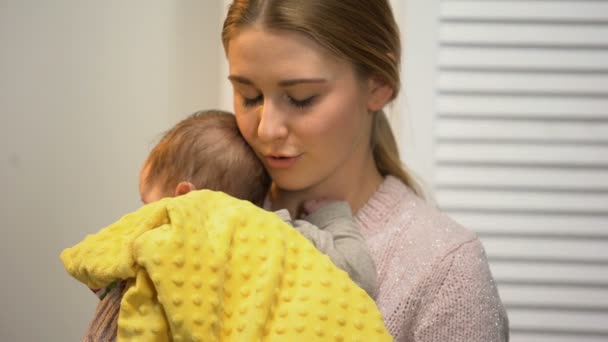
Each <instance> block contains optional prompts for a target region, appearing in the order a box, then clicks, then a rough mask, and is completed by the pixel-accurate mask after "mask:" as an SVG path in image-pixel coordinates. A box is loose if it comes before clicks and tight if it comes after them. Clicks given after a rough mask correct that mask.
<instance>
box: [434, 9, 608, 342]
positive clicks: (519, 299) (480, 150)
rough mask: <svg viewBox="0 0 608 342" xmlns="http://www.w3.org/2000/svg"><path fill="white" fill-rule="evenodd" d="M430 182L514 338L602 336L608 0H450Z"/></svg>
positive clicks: (607, 334) (607, 231)
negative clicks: (476, 245)
mask: <svg viewBox="0 0 608 342" xmlns="http://www.w3.org/2000/svg"><path fill="white" fill-rule="evenodd" d="M439 25H440V27H439V60H438V69H437V71H438V82H437V92H436V95H437V106H436V107H437V113H436V117H435V132H434V135H435V160H436V165H435V189H436V198H437V202H438V204H439V206H440V207H441V208H442V209H444V210H445V211H447V212H448V213H449V214H450V215H451V216H452V217H454V218H455V219H456V220H457V221H459V222H460V223H462V224H463V225H465V226H467V227H469V228H471V229H473V230H475V231H476V232H477V233H478V235H479V236H480V238H481V239H482V241H483V242H484V246H485V247H486V252H487V254H488V258H489V260H490V265H491V268H492V272H493V274H494V276H495V278H496V280H497V282H498V286H499V291H500V294H501V297H502V299H503V302H504V303H505V305H506V307H507V310H508V312H509V318H510V323H511V336H512V339H511V341H514V342H532V341H534V342H536V341H552V342H555V341H557V342H560V341H580V342H599V341H608V1H591V0H571V1H568V0H551V1H550V0H512V1H506V0H504V1H498V0H496V1H491V0H484V1H481V0H477V1H474V0H468V1H465V0H443V1H441V2H440V14H439Z"/></svg>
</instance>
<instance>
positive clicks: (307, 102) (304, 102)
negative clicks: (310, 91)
mask: <svg viewBox="0 0 608 342" xmlns="http://www.w3.org/2000/svg"><path fill="white" fill-rule="evenodd" d="M287 98H288V99H289V103H291V104H292V105H293V106H295V107H298V108H300V109H302V108H306V107H308V106H310V105H311V104H312V103H313V101H314V100H315V98H316V96H311V97H309V98H306V99H304V100H297V99H294V98H293V97H291V96H288V97H287Z"/></svg>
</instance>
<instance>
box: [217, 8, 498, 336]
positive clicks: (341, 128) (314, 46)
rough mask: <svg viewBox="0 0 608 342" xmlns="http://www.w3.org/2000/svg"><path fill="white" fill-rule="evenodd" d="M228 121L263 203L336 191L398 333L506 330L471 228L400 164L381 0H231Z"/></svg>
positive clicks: (388, 24)
mask: <svg viewBox="0 0 608 342" xmlns="http://www.w3.org/2000/svg"><path fill="white" fill-rule="evenodd" d="M222 38H223V43H224V48H225V52H226V56H227V58H228V63H229V73H230V75H229V76H228V77H229V79H230V81H231V82H232V85H233V88H234V110H235V113H236V118H237V123H238V126H239V129H240V131H241V133H242V134H243V136H244V137H245V139H246V140H247V142H248V143H249V144H250V145H251V146H252V148H253V149H254V150H255V152H256V153H257V155H258V157H259V158H260V159H261V160H262V162H263V163H264V165H265V167H266V169H267V170H268V172H269V174H270V175H271V178H272V186H271V189H270V192H269V195H268V201H267V208H268V209H273V210H276V209H280V208H287V209H288V210H289V211H290V212H291V214H292V216H294V217H296V216H298V215H300V214H301V210H302V206H303V204H304V203H306V202H308V201H315V200H319V199H339V200H345V201H347V202H348V203H349V204H350V206H351V207H352V209H353V212H355V213H356V218H357V221H358V223H359V224H360V227H361V230H362V233H363V236H364V237H365V238H366V241H367V244H368V246H369V248H370V250H371V252H372V255H373V258H374V261H375V263H376V267H377V271H378V284H379V289H378V291H379V292H378V295H377V297H376V302H377V304H378V306H379V308H380V310H381V312H382V313H383V315H384V318H385V323H386V325H387V327H388V329H389V330H390V332H391V334H393V336H394V337H395V340H397V341H506V340H508V321H507V316H506V313H505V311H504V308H503V306H502V303H501V301H500V298H499V296H498V292H497V289H496V285H495V283H494V280H493V278H492V275H491V273H490V270H489V268H488V264H487V260H486V256H485V253H484V250H483V247H482V245H481V243H480V241H479V240H478V238H477V237H476V236H475V234H473V233H472V232H470V231H468V230H467V229H465V228H463V227H461V226H459V225H458V224H457V223H455V222H454V221H452V220H451V219H449V218H448V217H447V216H445V215H444V214H442V213H441V212H439V211H438V210H436V209H435V208H433V207H431V206H430V205H428V204H427V203H425V201H424V200H422V199H421V198H420V196H419V190H418V186H417V185H416V183H415V181H414V180H413V178H412V177H411V176H410V174H409V173H408V171H407V170H406V169H404V168H403V167H402V164H401V162H400V159H399V155H398V151H397V146H396V143H395V139H394V137H393V134H392V132H391V129H390V126H389V124H388V121H387V119H386V116H385V114H384V113H383V111H382V109H383V107H384V106H385V105H386V104H388V103H389V102H390V101H391V100H393V99H394V98H395V97H396V96H397V93H398V92H399V61H400V57H401V49H400V40H399V32H398V28H397V25H396V23H395V20H394V18H393V14H392V11H391V8H390V5H389V4H388V1H386V0H359V1H345V0H306V1H302V0H266V1H264V0H259V1H250V0H236V1H234V2H233V3H232V4H231V6H230V8H229V12H228V15H227V17H226V19H225V22H224V28H223V33H222Z"/></svg>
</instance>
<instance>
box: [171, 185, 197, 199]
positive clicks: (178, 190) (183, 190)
mask: <svg viewBox="0 0 608 342" xmlns="http://www.w3.org/2000/svg"><path fill="white" fill-rule="evenodd" d="M192 190H196V188H195V187H194V184H192V183H190V182H179V184H177V186H176V187H175V193H174V194H173V197H177V196H181V195H185V194H187V193H189V192H190V191H192Z"/></svg>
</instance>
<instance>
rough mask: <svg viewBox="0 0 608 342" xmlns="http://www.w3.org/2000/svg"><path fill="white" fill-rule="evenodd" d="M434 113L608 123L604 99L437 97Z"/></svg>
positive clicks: (607, 104) (486, 96)
mask: <svg viewBox="0 0 608 342" xmlns="http://www.w3.org/2000/svg"><path fill="white" fill-rule="evenodd" d="M438 111H439V114H440V115H442V116H458V115H471V116H482V117H484V116H487V117H505V116H506V117H514V118H530V117H536V118H538V117H540V118H561V119H588V118H593V119H604V120H608V98H561V97H542V96H538V97H523V96H492V95H482V96H466V95H449V94H441V95H440V96H439V98H438Z"/></svg>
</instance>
